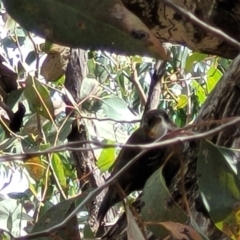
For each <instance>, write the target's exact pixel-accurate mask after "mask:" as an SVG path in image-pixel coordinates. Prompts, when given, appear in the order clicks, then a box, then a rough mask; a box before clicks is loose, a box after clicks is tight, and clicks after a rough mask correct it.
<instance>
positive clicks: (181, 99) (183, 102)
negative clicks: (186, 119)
mask: <svg viewBox="0 0 240 240" xmlns="http://www.w3.org/2000/svg"><path fill="white" fill-rule="evenodd" d="M187 104H188V97H187V96H186V95H183V94H181V95H180V96H179V97H178V103H177V106H176V107H177V108H184V107H185V106H186V105H187Z"/></svg>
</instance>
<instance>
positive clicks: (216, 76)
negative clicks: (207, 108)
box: [206, 67, 222, 93]
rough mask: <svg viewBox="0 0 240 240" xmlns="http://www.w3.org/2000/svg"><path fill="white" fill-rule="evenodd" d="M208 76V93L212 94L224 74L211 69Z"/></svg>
mask: <svg viewBox="0 0 240 240" xmlns="http://www.w3.org/2000/svg"><path fill="white" fill-rule="evenodd" d="M207 74H208V78H207V82H206V84H207V90H208V93H210V92H211V91H212V90H213V88H214V87H215V85H216V84H217V83H218V81H219V80H220V79H221V77H222V73H221V72H220V71H219V70H218V69H216V68H214V67H211V68H210V69H209V70H208V72H207Z"/></svg>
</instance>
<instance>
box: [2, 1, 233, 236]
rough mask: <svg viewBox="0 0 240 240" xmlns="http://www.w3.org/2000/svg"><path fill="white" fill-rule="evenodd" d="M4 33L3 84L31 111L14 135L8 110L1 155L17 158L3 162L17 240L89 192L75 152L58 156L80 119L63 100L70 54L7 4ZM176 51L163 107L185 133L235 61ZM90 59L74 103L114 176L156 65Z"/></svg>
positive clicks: (102, 56)
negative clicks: (79, 174) (24, 21)
mask: <svg viewBox="0 0 240 240" xmlns="http://www.w3.org/2000/svg"><path fill="white" fill-rule="evenodd" d="M0 34H1V35H0V37H1V39H0V50H1V52H0V62H1V63H0V64H1V67H0V71H1V78H2V81H3V82H4V79H3V76H7V77H9V78H8V80H7V81H8V84H10V83H11V84H10V85H11V86H12V88H10V90H8V91H7V92H6V91H5V90H6V89H3V90H2V89H0V90H1V91H0V94H1V99H2V101H3V102H5V103H6V105H7V106H8V107H9V109H10V110H12V111H13V113H14V112H16V111H17V109H18V102H19V101H20V102H22V103H23V104H24V106H25V108H26V114H25V116H24V119H23V126H22V128H21V130H20V132H17V133H13V132H11V131H10V129H9V128H8V122H9V120H8V119H9V116H8V112H7V111H6V109H4V108H2V115H1V119H0V121H1V128H0V139H1V142H0V151H1V155H8V154H9V156H11V157H9V159H8V160H7V161H1V162H0V179H1V181H0V193H1V195H0V198H1V200H0V216H1V217H0V226H1V227H0V228H1V229H3V230H5V231H6V232H4V231H1V233H0V238H1V239H8V237H9V236H8V234H7V232H8V233H10V234H12V235H13V236H15V237H17V236H22V235H25V234H26V233H30V232H31V231H32V229H33V231H35V232H36V231H39V230H44V227H42V225H41V223H42V222H44V220H45V219H46V216H48V215H45V218H43V220H42V222H41V218H42V216H43V215H44V214H46V213H47V212H48V210H49V209H50V208H51V207H52V206H53V205H56V204H58V203H60V202H63V203H66V202H64V201H63V200H66V199H71V198H72V197H75V196H76V195H77V194H79V193H83V192H84V191H82V189H83V187H84V186H79V181H78V180H79V179H78V178H77V175H76V172H75V168H74V163H73V162H72V158H71V154H70V151H64V150H65V149H64V148H62V149H61V150H59V151H53V150H51V147H56V146H61V145H63V144H67V136H68V135H69V133H70V132H71V124H72V122H73V120H74V118H73V117H71V116H70V114H66V112H65V107H66V104H65V102H64V101H63V98H64V96H66V95H67V96H68V97H69V94H70V93H67V92H66V89H65V87H64V82H65V72H66V68H67V64H68V60H69V57H70V49H69V48H68V47H64V46H61V45H57V44H52V43H50V42H48V41H45V40H44V39H42V38H39V37H37V36H36V35H34V34H32V33H30V32H28V31H26V30H25V29H23V28H22V27H21V26H20V25H19V24H18V23H16V22H15V21H14V20H13V19H12V18H11V17H10V16H9V15H8V14H7V13H6V11H5V9H4V7H3V5H2V4H1V24H0ZM168 48H169V49H170V52H171V60H170V61H169V62H168V63H167V68H166V73H165V76H164V78H163V79H162V83H161V88H162V92H161V97H160V99H159V106H158V107H159V108H162V109H165V110H166V111H167V112H168V113H169V115H170V116H171V118H172V119H173V120H174V122H175V123H176V124H177V125H178V126H179V127H183V126H185V125H186V124H189V123H191V122H192V121H193V120H194V119H195V118H196V115H197V113H198V111H199V109H200V108H201V106H202V105H203V103H204V102H205V100H206V98H207V97H208V95H209V94H210V93H211V91H212V90H213V89H214V87H215V85H216V84H217V83H218V81H219V80H220V78H221V77H222V75H223V73H224V72H225V71H226V70H227V69H228V67H229V64H230V62H231V61H230V60H228V59H224V58H221V57H216V56H211V55H207V54H202V53H197V52H193V51H191V50H189V49H188V48H186V47H183V46H180V45H169V46H168ZM87 55H88V59H87V77H86V78H84V80H83V83H82V85H81V90H80V96H79V99H80V104H79V105H81V110H79V105H78V103H76V102H75V100H74V99H71V101H72V102H71V103H72V105H73V106H74V110H75V111H76V112H78V118H79V119H80V121H81V123H82V124H84V126H85V127H86V130H87V133H86V135H87V138H88V140H90V141H91V140H94V141H98V142H99V143H101V144H102V145H101V146H100V147H98V148H96V146H94V145H91V146H92V147H93V149H92V150H93V153H94V157H95V159H96V171H99V169H100V171H101V172H102V173H105V174H106V175H107V173H108V170H109V168H110V166H111V165H112V164H113V162H114V160H115V158H116V156H117V153H118V151H119V148H113V147H111V148H104V147H103V146H104V144H117V143H122V144H124V143H125V142H126V140H127V138H128V136H129V135H130V134H131V133H132V132H133V131H134V130H135V129H136V128H137V127H138V126H139V122H140V119H141V116H142V113H143V110H144V106H145V103H146V98H147V94H148V90H149V85H150V81H151V76H152V73H153V71H154V66H155V63H156V59H154V58H150V57H143V56H138V55H134V56H126V55H118V54H114V53H110V52H107V51H90V50H88V51H87ZM4 74H5V75H4ZM8 86H9V85H8ZM8 89H9V88H8ZM9 109H7V110H9ZM4 110H5V111H4ZM66 146H68V145H66ZM46 149H47V150H48V154H45V155H41V156H34V157H31V156H30V157H28V159H27V160H26V161H18V159H17V158H15V159H14V155H15V154H19V153H20V154H21V153H23V152H38V151H43V150H46ZM49 149H50V150H49ZM135 197H136V195H135V194H133V195H132V198H135ZM83 198H84V197H83ZM78 200H79V199H78ZM81 200H82V199H81V198H80V202H81ZM68 208H70V205H67V210H66V212H64V211H63V206H62V205H59V209H60V210H61V213H59V218H58V219H57V220H56V222H55V223H59V222H60V221H62V220H64V219H65V217H66V216H67V215H68V211H69V209H68ZM48 214H50V215H51V214H53V213H52V212H48ZM87 216H88V209H87V208H86V209H84V210H83V211H81V212H80V213H79V214H78V215H77V221H78V224H79V228H80V232H81V236H84V237H85V238H92V237H93V235H94V234H93V230H91V229H90V227H89V222H88V221H87ZM36 222H38V223H39V224H38V225H35V223H36ZM34 228H35V229H34Z"/></svg>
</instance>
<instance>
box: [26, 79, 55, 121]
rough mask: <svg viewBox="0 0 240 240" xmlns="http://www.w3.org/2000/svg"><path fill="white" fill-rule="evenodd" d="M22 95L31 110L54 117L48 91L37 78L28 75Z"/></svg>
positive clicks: (46, 116)
mask: <svg viewBox="0 0 240 240" xmlns="http://www.w3.org/2000/svg"><path fill="white" fill-rule="evenodd" d="M24 95H25V97H26V99H27V100H28V103H29V106H30V108H31V110H32V111H33V112H38V113H39V114H40V115H42V116H43V117H45V118H47V119H49V120H51V119H54V118H55V116H54V108H53V104H52V101H51V97H50V94H49V91H48V90H47V88H46V87H45V86H43V85H42V84H41V83H40V82H39V81H38V80H36V79H35V78H33V77H32V76H30V75H28V77H27V79H26V87H25V90H24Z"/></svg>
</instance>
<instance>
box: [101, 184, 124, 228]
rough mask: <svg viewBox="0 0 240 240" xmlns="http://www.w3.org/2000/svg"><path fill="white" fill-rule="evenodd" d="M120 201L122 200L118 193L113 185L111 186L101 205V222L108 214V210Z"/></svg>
mask: <svg viewBox="0 0 240 240" xmlns="http://www.w3.org/2000/svg"><path fill="white" fill-rule="evenodd" d="M118 201H120V199H119V196H118V193H117V192H116V190H115V189H114V188H113V187H112V186H110V187H109V189H108V191H107V193H106V195H105V196H104V198H103V201H102V202H101V205H100V207H99V211H98V215H97V219H98V221H99V223H100V224H101V222H102V220H103V218H104V217H105V215H106V214H107V212H108V210H109V209H110V208H111V207H112V206H113V205H114V204H116V203H117V202H118Z"/></svg>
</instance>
